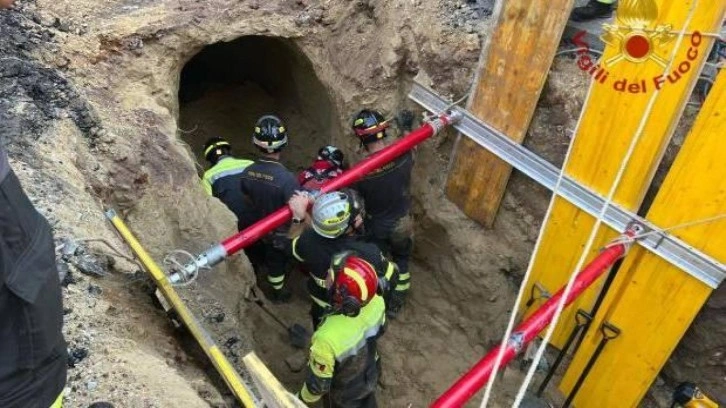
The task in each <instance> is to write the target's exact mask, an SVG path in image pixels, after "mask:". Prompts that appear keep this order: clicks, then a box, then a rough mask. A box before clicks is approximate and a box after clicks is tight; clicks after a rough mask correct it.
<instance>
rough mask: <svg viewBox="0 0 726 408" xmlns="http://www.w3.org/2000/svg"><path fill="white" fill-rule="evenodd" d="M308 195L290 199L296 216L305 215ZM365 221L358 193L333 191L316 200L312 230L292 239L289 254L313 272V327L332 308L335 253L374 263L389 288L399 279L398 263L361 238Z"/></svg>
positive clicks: (299, 217)
mask: <svg viewBox="0 0 726 408" xmlns="http://www.w3.org/2000/svg"><path fill="white" fill-rule="evenodd" d="M308 197H310V196H309V195H306V194H296V195H295V196H293V197H292V198H291V199H290V203H289V205H290V209H291V210H292V212H293V217H295V218H298V219H304V218H305V217H306V214H307V208H308V206H309V203H310V201H309V198H308ZM362 224H363V204H362V203H361V201H360V199H358V197H357V195H356V194H355V192H354V191H352V190H346V191H341V192H332V193H328V194H324V195H322V196H320V197H318V198H317V199H316V200H315V203H314V205H313V209H312V229H308V230H305V231H304V232H302V234H300V235H299V236H297V237H295V238H293V239H292V241H291V242H290V246H289V251H288V253H290V254H291V255H292V256H293V257H295V259H297V260H298V261H300V262H302V264H303V265H304V266H305V267H306V269H307V270H308V272H309V273H310V279H309V280H308V292H309V294H310V299H311V301H312V303H311V307H310V316H311V317H312V320H313V328H317V327H318V325H319V324H320V322H321V320H322V317H323V315H324V313H325V311H326V310H327V309H329V308H330V299H329V298H328V295H329V293H328V290H327V288H326V284H325V278H326V277H327V274H328V268H329V267H330V262H331V260H332V258H333V255H335V254H336V253H340V252H342V251H346V250H348V251H354V252H355V253H356V254H357V256H359V257H361V258H363V259H364V260H366V261H367V262H368V263H369V264H371V265H373V267H374V268H375V270H376V273H377V274H378V276H380V277H381V278H382V279H384V280H385V282H386V287H389V286H392V285H395V284H396V282H397V281H398V275H399V273H398V267H397V266H396V264H394V263H393V262H390V261H388V260H387V259H386V257H385V256H384V255H383V253H382V252H381V250H380V249H379V248H378V247H377V246H376V245H374V244H372V243H368V242H364V241H362V240H361V239H360V238H359V231H360V230H361V228H362V226H363V225H362ZM300 225H302V224H300ZM293 235H297V234H293ZM386 294H387V291H386ZM387 296H388V295H387Z"/></svg>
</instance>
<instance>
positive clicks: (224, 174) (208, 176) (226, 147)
mask: <svg viewBox="0 0 726 408" xmlns="http://www.w3.org/2000/svg"><path fill="white" fill-rule="evenodd" d="M204 158H205V159H206V160H207V161H208V162H209V165H210V166H211V167H210V168H209V170H207V171H206V172H204V176H202V187H204V191H206V192H207V194H209V195H211V196H213V197H216V198H218V199H219V201H221V202H223V203H224V205H226V206H227V208H229V210H230V211H232V212H233V213H234V215H235V216H236V217H237V230H238V231H242V230H243V229H245V228H247V227H249V226H250V225H252V224H253V223H254V222H255V221H257V220H258V219H259V218H260V217H259V216H258V215H257V214H256V213H255V211H254V209H253V208H252V206H251V205H250V204H249V203H246V202H245V198H244V195H243V194H242V190H241V189H240V181H241V179H242V172H243V171H244V170H245V169H246V168H247V166H249V165H251V164H252V163H254V162H253V161H252V160H245V159H238V158H235V157H234V156H232V145H231V144H230V143H229V142H228V141H226V140H224V139H223V138H221V137H212V138H210V139H209V140H207V142H206V143H205V144H204ZM244 251H245V255H247V258H249V260H250V263H251V264H252V267H253V268H254V269H255V271H259V270H260V265H261V264H262V262H263V261H264V255H265V249H264V246H263V245H262V244H261V243H260V242H255V243H253V244H252V245H250V246H248V247H247V248H245V249H244Z"/></svg>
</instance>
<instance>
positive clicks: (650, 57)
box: [572, 0, 703, 94]
mask: <svg viewBox="0 0 726 408" xmlns="http://www.w3.org/2000/svg"><path fill="white" fill-rule="evenodd" d="M657 20H658V6H657V5H656V4H655V0H621V1H620V5H619V6H618V9H617V11H616V14H615V21H614V24H603V34H602V35H601V36H600V38H601V39H602V40H603V41H604V42H605V43H606V44H607V45H609V46H611V47H615V48H616V49H617V50H618V53H617V54H616V55H614V56H612V57H609V58H607V59H605V60H603V61H595V60H593V58H592V57H591V55H590V46H589V44H587V42H585V40H584V37H585V34H586V32H585V31H580V32H578V33H577V35H575V37H574V38H573V39H572V41H573V43H574V44H575V46H577V47H578V50H577V54H578V59H577V66H578V67H580V69H582V70H583V71H585V72H587V73H588V74H589V75H590V76H591V77H592V78H593V79H594V80H595V81H596V82H597V83H598V84H609V85H610V86H612V88H613V89H614V90H616V91H618V92H628V93H633V94H638V93H646V92H649V91H650V90H652V89H655V90H658V89H661V88H663V87H664V86H667V85H668V84H675V83H677V82H678V81H680V80H681V78H683V76H684V75H685V74H686V73H688V71H690V70H691V68H693V62H694V61H695V60H696V58H697V57H698V48H699V46H700V45H701V43H702V42H703V36H702V35H701V33H699V32H698V31H695V32H693V33H690V47H689V48H688V52H687V53H686V57H685V58H684V59H682V60H680V61H675V62H674V63H673V64H672V65H671V66H670V67H669V65H668V55H665V52H666V51H667V50H666V46H667V45H668V44H670V43H672V42H673V41H674V40H675V38H676V37H677V35H676V34H675V33H674V32H673V27H672V25H670V24H657ZM686 35H687V36H688V35H689V33H687V34H686ZM623 63H630V64H648V63H652V64H657V65H658V66H660V67H662V68H663V69H664V70H665V69H666V68H668V71H669V72H667V73H663V74H659V75H656V76H654V77H652V78H627V77H623V78H615V77H611V75H610V71H608V69H609V68H612V67H613V66H615V65H616V64H623Z"/></svg>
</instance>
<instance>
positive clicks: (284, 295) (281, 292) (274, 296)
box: [270, 286, 292, 305]
mask: <svg viewBox="0 0 726 408" xmlns="http://www.w3.org/2000/svg"><path fill="white" fill-rule="evenodd" d="M291 297H292V293H290V290H288V289H287V287H285V286H283V287H282V289H272V293H270V302H272V303H274V304H276V305H279V304H282V303H289V302H290V298H291Z"/></svg>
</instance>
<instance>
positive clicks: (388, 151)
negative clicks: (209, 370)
mask: <svg viewBox="0 0 726 408" xmlns="http://www.w3.org/2000/svg"><path fill="white" fill-rule="evenodd" d="M461 117H462V114H461V113H460V112H458V111H449V112H446V113H443V114H441V115H439V116H438V117H436V118H434V119H433V120H431V121H429V122H426V123H424V124H423V126H421V127H420V128H418V129H416V130H414V131H412V132H411V133H409V134H408V135H406V136H405V137H402V138H401V139H398V140H397V141H396V142H394V143H392V144H391V145H389V146H387V147H386V148H385V149H383V150H381V151H379V152H377V153H375V154H372V155H370V156H368V157H367V158H365V159H364V160H362V161H360V162H358V163H356V164H355V166H353V167H351V168H350V169H349V170H348V171H346V172H344V173H343V174H341V175H340V176H338V177H336V178H334V179H332V180H330V181H328V182H327V183H325V184H324V185H323V187H322V188H321V189H320V192H321V193H327V192H330V191H335V190H339V189H341V188H344V187H347V186H350V185H351V184H353V183H355V182H356V181H358V180H360V179H362V178H363V177H365V176H366V175H367V174H368V173H370V172H371V171H373V170H376V169H378V168H380V167H381V166H383V165H384V164H386V163H388V162H390V161H392V160H393V159H395V158H397V157H399V156H401V155H402V154H404V153H406V152H407V151H409V150H411V149H413V148H414V147H416V146H417V145H419V144H421V143H422V142H423V141H425V140H427V139H428V138H430V137H432V136H434V135H436V134H437V133H438V132H439V131H441V130H442V129H443V128H445V127H446V126H449V125H451V124H454V123H456V122H458V121H459V120H460V119H461ZM290 218H292V211H290V208H289V207H288V206H284V207H282V208H280V209H279V210H277V211H275V212H274V213H272V214H270V215H268V216H267V217H265V218H263V219H261V220H259V221H257V222H256V223H254V224H252V225H251V226H249V227H248V228H246V229H244V230H243V231H241V232H239V233H237V234H235V235H233V236H231V237H229V238H227V239H225V240H224V241H222V242H221V243H219V244H217V245H214V246H213V247H211V248H209V249H207V250H206V251H205V252H203V253H202V254H201V255H199V256H198V257H197V258H196V260H195V261H194V262H192V263H190V264H187V265H185V267H184V271H183V272H184V273H186V274H187V275H191V274H193V273H194V272H195V271H197V270H198V269H199V268H200V267H210V266H214V265H216V264H218V263H220V262H222V260H224V259H225V258H226V257H228V256H230V255H234V254H235V253H237V252H239V251H240V250H242V249H244V248H246V247H248V246H249V245H251V244H252V243H254V242H255V241H257V240H258V239H260V238H262V237H263V236H265V235H267V234H269V233H270V232H272V231H273V230H275V229H276V228H278V227H280V226H281V225H284V224H285V223H286V222H288V221H289V220H290ZM170 280H171V281H172V283H177V282H180V281H182V280H183V279H182V277H180V276H179V274H178V273H174V274H172V275H171V276H170Z"/></svg>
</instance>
